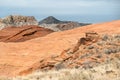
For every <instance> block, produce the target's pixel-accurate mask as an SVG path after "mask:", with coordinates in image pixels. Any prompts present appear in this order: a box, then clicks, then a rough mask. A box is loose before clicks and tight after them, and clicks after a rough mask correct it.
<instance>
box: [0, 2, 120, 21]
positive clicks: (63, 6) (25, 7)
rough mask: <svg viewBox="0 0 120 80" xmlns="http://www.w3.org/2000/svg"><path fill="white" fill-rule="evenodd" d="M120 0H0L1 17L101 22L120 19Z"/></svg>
mask: <svg viewBox="0 0 120 80" xmlns="http://www.w3.org/2000/svg"><path fill="white" fill-rule="evenodd" d="M119 4H120V0H0V17H5V16H8V15H14V14H15V15H25V16H35V17H36V19H37V20H41V19H43V18H45V17H47V16H55V17H56V18H58V19H60V20H72V21H78V22H88V23H99V22H105V21H112V20H119V19H120V5H119Z"/></svg>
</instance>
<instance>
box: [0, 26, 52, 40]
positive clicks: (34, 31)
mask: <svg viewBox="0 0 120 80" xmlns="http://www.w3.org/2000/svg"><path fill="white" fill-rule="evenodd" d="M52 32H53V31H52V30H50V29H45V28H42V27H39V26H32V25H31V26H22V27H14V26H12V27H7V28H4V29H2V30H0V42H22V41H26V40H29V39H33V38H37V37H43V36H45V35H47V34H49V33H52Z"/></svg>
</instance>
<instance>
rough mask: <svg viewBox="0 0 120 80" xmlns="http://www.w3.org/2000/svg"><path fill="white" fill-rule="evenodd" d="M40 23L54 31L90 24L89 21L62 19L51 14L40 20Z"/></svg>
mask: <svg viewBox="0 0 120 80" xmlns="http://www.w3.org/2000/svg"><path fill="white" fill-rule="evenodd" d="M39 25H40V26H42V27H45V28H49V29H52V30H54V31H63V30H69V29H73V28H76V27H81V26H85V25H89V23H79V22H75V21H61V20H58V19H56V18H55V17H53V16H49V17H47V18H45V19H43V20H41V21H39Z"/></svg>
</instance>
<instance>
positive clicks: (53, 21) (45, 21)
mask: <svg viewBox="0 0 120 80" xmlns="http://www.w3.org/2000/svg"><path fill="white" fill-rule="evenodd" d="M61 22H62V21H60V20H58V19H56V18H55V17H53V16H49V17H47V18H45V19H43V20H41V21H40V22H39V24H58V23H61Z"/></svg>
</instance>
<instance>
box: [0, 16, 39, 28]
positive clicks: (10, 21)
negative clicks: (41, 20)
mask: <svg viewBox="0 0 120 80" xmlns="http://www.w3.org/2000/svg"><path fill="white" fill-rule="evenodd" d="M23 25H38V22H37V20H36V19H35V18H34V17H33V16H21V15H10V16H7V17H5V18H1V19H0V29H3V28H4V27H8V26H23Z"/></svg>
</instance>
